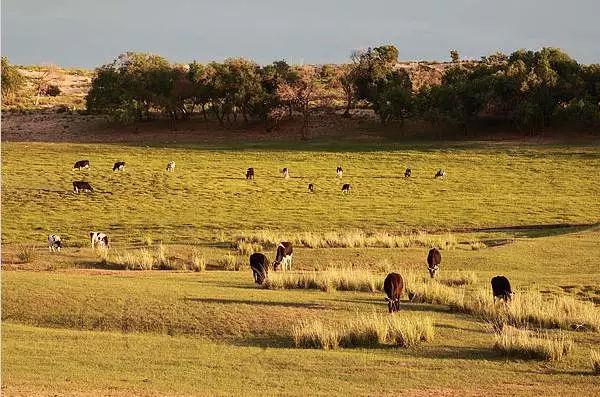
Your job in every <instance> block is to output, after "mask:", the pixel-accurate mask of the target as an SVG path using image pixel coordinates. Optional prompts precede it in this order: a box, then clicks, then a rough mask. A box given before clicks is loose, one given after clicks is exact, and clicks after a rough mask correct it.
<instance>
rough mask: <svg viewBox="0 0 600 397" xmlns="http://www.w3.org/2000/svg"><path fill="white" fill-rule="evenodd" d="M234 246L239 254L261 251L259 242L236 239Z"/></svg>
mask: <svg viewBox="0 0 600 397" xmlns="http://www.w3.org/2000/svg"><path fill="white" fill-rule="evenodd" d="M236 248H237V250H238V253H239V254H240V255H251V254H253V253H255V252H260V251H262V246H261V245H260V244H258V243H251V242H247V241H238V242H237V247H236Z"/></svg>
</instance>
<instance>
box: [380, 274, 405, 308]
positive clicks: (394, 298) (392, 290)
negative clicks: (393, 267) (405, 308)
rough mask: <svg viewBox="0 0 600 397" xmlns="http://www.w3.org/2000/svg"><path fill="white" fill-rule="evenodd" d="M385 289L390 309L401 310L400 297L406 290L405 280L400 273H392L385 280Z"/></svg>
mask: <svg viewBox="0 0 600 397" xmlns="http://www.w3.org/2000/svg"><path fill="white" fill-rule="evenodd" d="M383 290H384V291H385V294H386V295H387V296H386V298H385V300H386V301H387V303H388V311H389V312H390V313H393V312H397V311H399V310H400V297H401V296H402V291H403V290H404V280H403V279H402V276H401V275H399V274H398V273H390V274H388V275H387V276H386V278H385V280H384V281H383Z"/></svg>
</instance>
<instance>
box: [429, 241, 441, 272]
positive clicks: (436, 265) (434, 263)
mask: <svg viewBox="0 0 600 397" xmlns="http://www.w3.org/2000/svg"><path fill="white" fill-rule="evenodd" d="M440 263H442V254H441V253H440V251H439V250H438V249H437V248H432V249H430V250H429V253H428V254H427V270H429V275H430V276H431V278H434V277H435V274H436V273H437V271H438V270H439V269H440Z"/></svg>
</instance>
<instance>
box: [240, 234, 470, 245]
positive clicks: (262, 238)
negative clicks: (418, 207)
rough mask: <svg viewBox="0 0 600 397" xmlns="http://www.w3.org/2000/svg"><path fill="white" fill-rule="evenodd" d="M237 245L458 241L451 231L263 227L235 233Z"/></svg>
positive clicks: (396, 243)
mask: <svg viewBox="0 0 600 397" xmlns="http://www.w3.org/2000/svg"><path fill="white" fill-rule="evenodd" d="M237 240H238V246H239V245H240V244H243V243H258V244H263V245H265V246H270V247H273V246H275V245H277V244H279V243H280V242H281V241H290V242H291V243H292V244H294V245H295V246H300V247H306V248H368V247H378V248H407V247H434V246H435V247H439V248H440V249H452V248H455V247H456V246H457V245H458V241H457V239H456V236H454V235H453V234H451V233H446V234H428V233H425V232H417V233H412V234H399V235H394V234H389V233H385V232H374V233H368V232H365V231H362V230H350V231H341V232H339V231H338V232H325V233H317V232H302V233H291V234H287V235H283V236H282V234H281V233H280V232H276V231H269V230H262V231H255V232H248V233H243V234H241V235H239V236H238V237H237Z"/></svg>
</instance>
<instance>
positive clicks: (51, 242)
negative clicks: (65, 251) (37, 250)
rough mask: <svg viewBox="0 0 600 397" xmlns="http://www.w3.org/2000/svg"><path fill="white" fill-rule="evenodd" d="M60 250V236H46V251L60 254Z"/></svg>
mask: <svg viewBox="0 0 600 397" xmlns="http://www.w3.org/2000/svg"><path fill="white" fill-rule="evenodd" d="M61 248H62V241H60V236H59V235H58V234H50V235H49V236H48V250H49V251H52V252H55V251H58V252H60V249H61Z"/></svg>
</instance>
